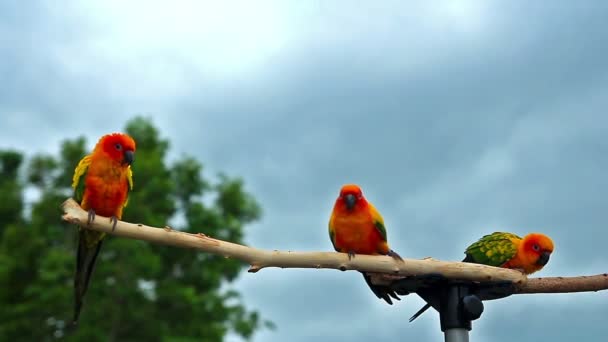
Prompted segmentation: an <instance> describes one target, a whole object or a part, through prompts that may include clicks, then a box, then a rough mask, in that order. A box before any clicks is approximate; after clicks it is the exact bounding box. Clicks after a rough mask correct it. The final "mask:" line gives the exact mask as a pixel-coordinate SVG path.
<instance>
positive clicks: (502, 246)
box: [410, 232, 553, 322]
mask: <svg viewBox="0 0 608 342" xmlns="http://www.w3.org/2000/svg"><path fill="white" fill-rule="evenodd" d="M551 253H553V241H552V240H551V238H549V237H548V236H546V235H544V234H540V233H530V234H528V235H526V236H524V238H523V239H522V238H521V237H519V236H517V235H515V234H512V233H504V232H494V233H492V234H488V235H485V236H483V237H482V238H481V239H479V240H478V241H477V242H475V243H473V244H472V245H470V246H469V247H468V248H467V249H466V251H465V254H466V257H465V258H464V260H462V261H463V262H470V263H474V264H483V265H489V266H495V267H503V268H511V269H516V270H519V271H521V272H522V273H524V274H526V275H528V274H532V273H534V272H536V271H539V270H541V269H542V268H543V267H544V266H545V265H546V264H547V263H548V262H549V257H551ZM430 307H431V305H429V304H426V305H425V306H423V307H422V308H421V309H420V310H418V312H416V313H415V314H414V316H412V317H411V318H410V322H411V321H413V320H415V319H416V318H418V316H420V315H422V314H423V313H424V312H425V311H426V310H427V309H428V308H430Z"/></svg>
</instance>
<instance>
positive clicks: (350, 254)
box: [348, 251, 355, 261]
mask: <svg viewBox="0 0 608 342" xmlns="http://www.w3.org/2000/svg"><path fill="white" fill-rule="evenodd" d="M354 257H355V252H353V251H348V260H349V261H350V260H351V259H353V258H354Z"/></svg>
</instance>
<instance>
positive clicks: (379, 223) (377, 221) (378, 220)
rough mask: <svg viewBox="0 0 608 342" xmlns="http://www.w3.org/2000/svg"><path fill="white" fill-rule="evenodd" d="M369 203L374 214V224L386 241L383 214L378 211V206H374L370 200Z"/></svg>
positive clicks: (371, 212)
mask: <svg viewBox="0 0 608 342" xmlns="http://www.w3.org/2000/svg"><path fill="white" fill-rule="evenodd" d="M368 205H369V212H370V214H371V215H372V220H373V222H374V226H375V227H376V229H378V232H379V233H380V236H381V237H382V240H383V241H386V227H384V219H383V218H382V215H380V212H379V211H378V209H376V207H374V205H373V204H371V203H369V202H368Z"/></svg>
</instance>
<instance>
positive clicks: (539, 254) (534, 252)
mask: <svg viewBox="0 0 608 342" xmlns="http://www.w3.org/2000/svg"><path fill="white" fill-rule="evenodd" d="M521 243H522V252H523V253H524V258H525V259H526V261H527V262H528V263H529V264H530V265H535V266H536V267H538V269H540V268H542V267H543V266H545V265H546V264H547V263H548V262H549V257H551V253H553V241H552V240H551V238H549V237H548V236H547V235H544V234H540V233H530V234H528V235H526V236H524V238H523V240H522V242H521Z"/></svg>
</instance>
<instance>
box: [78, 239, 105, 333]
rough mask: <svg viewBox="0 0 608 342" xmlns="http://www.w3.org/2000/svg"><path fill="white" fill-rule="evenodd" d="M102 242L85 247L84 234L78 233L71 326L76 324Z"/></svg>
mask: <svg viewBox="0 0 608 342" xmlns="http://www.w3.org/2000/svg"><path fill="white" fill-rule="evenodd" d="M102 242H103V240H99V242H97V243H96V244H95V246H94V247H93V248H91V247H87V241H86V238H85V232H84V231H83V230H81V231H79V238H78V254H77V259H76V276H75V277H74V319H73V321H72V323H73V324H77V323H78V317H79V316H80V310H81V309H82V304H83V299H84V295H85V294H86V292H87V290H88V288H89V282H90V280H91V275H92V274H93V270H94V269H95V261H96V260H97V256H98V255H99V250H100V249H101V245H102Z"/></svg>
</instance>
